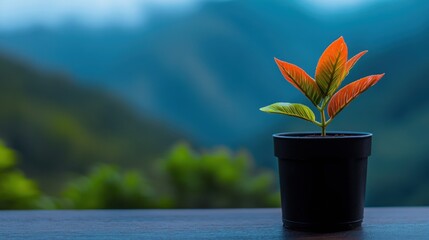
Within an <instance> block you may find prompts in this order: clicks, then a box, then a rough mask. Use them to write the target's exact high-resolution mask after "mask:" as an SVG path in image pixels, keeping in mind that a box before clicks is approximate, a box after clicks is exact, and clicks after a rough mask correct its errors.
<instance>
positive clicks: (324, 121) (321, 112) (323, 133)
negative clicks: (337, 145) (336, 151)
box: [320, 109, 326, 136]
mask: <svg viewBox="0 0 429 240" xmlns="http://www.w3.org/2000/svg"><path fill="white" fill-rule="evenodd" d="M320 116H321V119H322V121H321V124H322V126H320V127H321V128H322V136H326V118H325V111H324V109H321V110H320Z"/></svg>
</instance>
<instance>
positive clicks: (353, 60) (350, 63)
mask: <svg viewBox="0 0 429 240" xmlns="http://www.w3.org/2000/svg"><path fill="white" fill-rule="evenodd" d="M367 52H368V51H367V50H365V51H362V52H360V53H358V54H356V55H354V56H353V57H352V58H350V59H349V60H348V61H347V63H346V69H347V70H346V71H347V73H346V75H347V74H349V72H350V69H352V68H353V66H354V65H355V64H356V62H357V61H358V60H359V59H360V58H361V57H362V56H363V55H365V53H367Z"/></svg>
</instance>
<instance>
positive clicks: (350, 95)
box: [328, 73, 384, 119]
mask: <svg viewBox="0 0 429 240" xmlns="http://www.w3.org/2000/svg"><path fill="white" fill-rule="evenodd" d="M383 76H384V73H383V74H378V75H371V76H367V77H364V78H361V79H359V80H357V81H354V82H352V83H350V84H348V85H346V86H345V87H343V88H342V89H340V90H339V91H338V92H337V93H335V94H334V96H333V97H332V99H331V101H330V102H329V104H328V114H329V117H331V119H332V118H334V117H335V116H336V115H337V114H338V113H340V112H341V110H343V109H344V108H345V107H346V106H347V105H348V104H349V103H350V102H351V101H353V100H354V99H355V98H356V97H357V96H359V95H360V94H361V93H363V92H365V91H366V90H367V89H368V88H370V87H371V86H374V84H376V83H377V82H378V81H379V80H380V79H381V78H382V77H383Z"/></svg>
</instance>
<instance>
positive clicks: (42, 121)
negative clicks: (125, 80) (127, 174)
mask: <svg viewBox="0 0 429 240" xmlns="http://www.w3.org/2000/svg"><path fill="white" fill-rule="evenodd" d="M0 85H1V87H0V138H1V139H3V140H4V141H5V142H6V143H7V145H8V146H9V147H11V148H13V149H14V150H16V151H17V152H18V153H19V154H20V156H19V158H20V162H19V167H20V168H21V169H23V170H24V171H25V172H26V174H28V175H29V176H30V177H32V178H35V179H37V180H39V181H40V182H41V186H42V187H45V188H46V189H45V190H47V191H52V190H53V189H55V188H57V187H59V186H58V185H59V184H61V183H62V182H63V181H64V180H65V179H66V178H68V177H70V176H71V175H72V174H79V173H84V172H86V171H87V170H88V168H89V167H92V166H94V164H96V163H101V162H103V163H112V164H116V165H120V166H124V167H128V168H131V167H140V168H141V169H147V168H149V166H150V165H151V163H152V162H153V161H154V160H155V159H156V158H157V157H159V156H161V154H163V153H164V152H165V151H166V150H167V149H169V148H170V147H171V144H172V143H174V142H176V141H177V140H178V139H179V137H181V136H183V135H181V134H179V133H178V131H177V130H174V129H170V128H168V127H166V125H164V124H162V122H160V121H159V120H156V119H151V118H147V117H143V116H141V115H138V114H135V113H134V112H133V111H131V110H130V109H129V107H128V106H127V105H125V104H124V103H123V102H122V101H120V100H119V99H117V98H116V97H113V96H111V95H109V94H105V93H103V92H101V91H99V90H96V89H91V88H84V87H81V86H79V85H77V84H76V83H74V82H72V81H71V79H70V78H69V77H67V76H64V75H61V74H56V73H50V72H45V71H38V70H35V69H33V68H32V67H29V66H28V65H27V64H24V63H21V62H19V61H16V60H11V59H9V58H7V57H5V56H0ZM53 179H55V180H53Z"/></svg>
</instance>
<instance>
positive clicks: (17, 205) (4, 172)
mask: <svg viewBox="0 0 429 240" xmlns="http://www.w3.org/2000/svg"><path fill="white" fill-rule="evenodd" d="M15 165H16V156H15V152H14V151H13V150H11V149H9V148H7V147H6V146H5V145H4V144H3V142H1V141H0V209H30V208H37V206H38V205H37V204H38V200H39V197H40V192H39V190H38V188H37V186H36V184H35V183H34V182H33V181H32V180H29V179H27V178H26V177H25V176H24V174H23V173H22V172H20V171H18V170H15V169H14V167H15Z"/></svg>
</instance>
